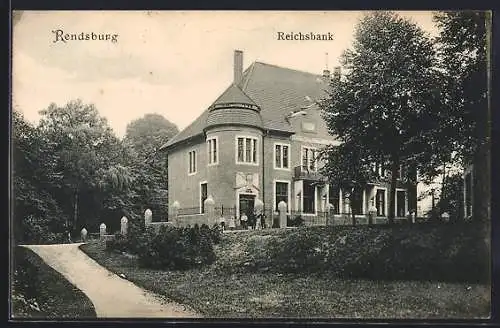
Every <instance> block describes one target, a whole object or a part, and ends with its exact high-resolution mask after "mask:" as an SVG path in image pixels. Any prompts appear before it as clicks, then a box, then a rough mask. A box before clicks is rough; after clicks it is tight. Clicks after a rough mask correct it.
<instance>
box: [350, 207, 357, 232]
mask: <svg viewBox="0 0 500 328" xmlns="http://www.w3.org/2000/svg"><path fill="white" fill-rule="evenodd" d="M349 207H350V208H351V217H352V225H353V226H355V225H356V224H357V222H356V215H355V214H354V210H353V208H352V201H351V202H349Z"/></svg>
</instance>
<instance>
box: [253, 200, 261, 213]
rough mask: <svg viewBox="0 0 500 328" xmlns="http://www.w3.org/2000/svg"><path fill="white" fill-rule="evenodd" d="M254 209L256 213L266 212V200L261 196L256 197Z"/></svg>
mask: <svg viewBox="0 0 500 328" xmlns="http://www.w3.org/2000/svg"><path fill="white" fill-rule="evenodd" d="M253 211H254V213H255V215H258V214H263V213H264V202H263V201H262V200H260V199H259V198H255V201H254V204H253Z"/></svg>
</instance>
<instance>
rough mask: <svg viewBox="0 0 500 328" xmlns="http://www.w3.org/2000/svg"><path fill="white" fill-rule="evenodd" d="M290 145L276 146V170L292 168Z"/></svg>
mask: <svg viewBox="0 0 500 328" xmlns="http://www.w3.org/2000/svg"><path fill="white" fill-rule="evenodd" d="M289 147H290V146H289V145H283V144H275V146H274V158H275V160H274V167H275V168H276V169H288V168H289V167H290V163H289V154H288V149H289Z"/></svg>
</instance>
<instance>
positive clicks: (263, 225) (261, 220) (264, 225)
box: [260, 213, 266, 229]
mask: <svg viewBox="0 0 500 328" xmlns="http://www.w3.org/2000/svg"><path fill="white" fill-rule="evenodd" d="M260 224H261V225H262V229H265V228H266V216H265V215H264V213H261V214H260Z"/></svg>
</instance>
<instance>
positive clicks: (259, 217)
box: [254, 213, 262, 230]
mask: <svg viewBox="0 0 500 328" xmlns="http://www.w3.org/2000/svg"><path fill="white" fill-rule="evenodd" d="M261 228H262V214H260V213H259V214H257V215H256V216H255V228H254V229H257V230H260V229H261Z"/></svg>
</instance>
